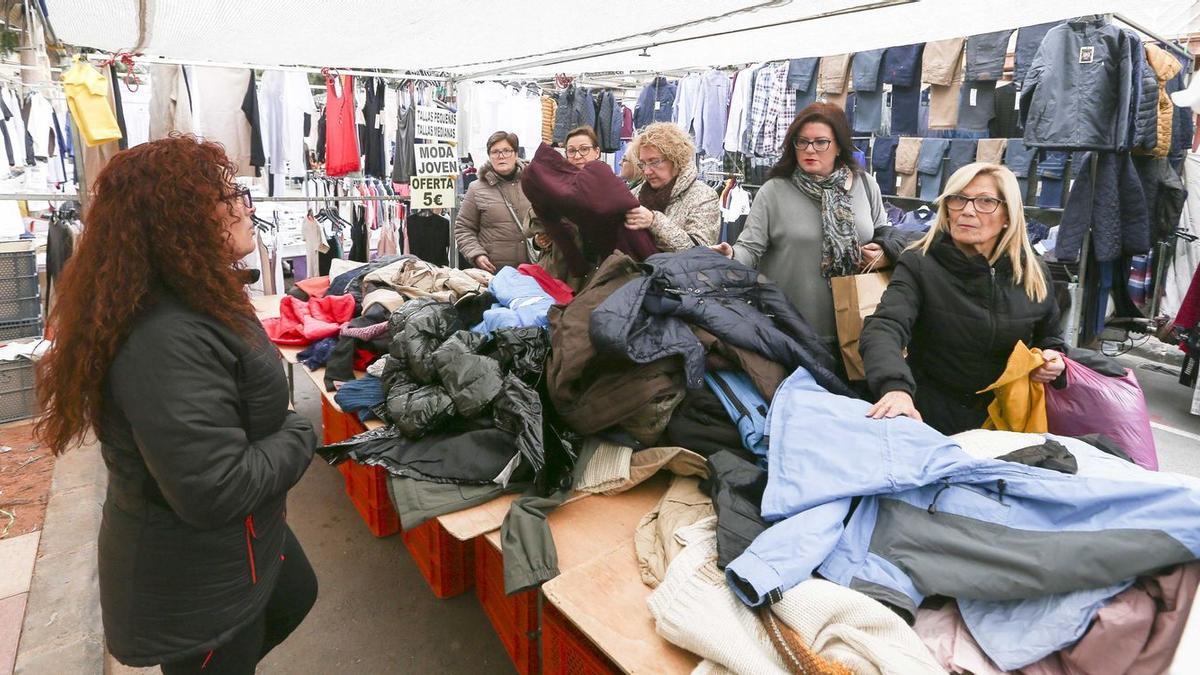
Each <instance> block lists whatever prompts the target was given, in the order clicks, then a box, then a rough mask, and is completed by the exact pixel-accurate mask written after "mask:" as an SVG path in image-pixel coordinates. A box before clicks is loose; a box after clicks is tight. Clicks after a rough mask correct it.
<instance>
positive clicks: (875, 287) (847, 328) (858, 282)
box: [829, 272, 892, 380]
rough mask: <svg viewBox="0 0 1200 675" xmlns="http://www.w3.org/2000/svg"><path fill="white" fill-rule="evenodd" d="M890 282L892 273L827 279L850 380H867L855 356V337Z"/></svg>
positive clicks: (856, 353) (872, 273) (856, 347)
mask: <svg viewBox="0 0 1200 675" xmlns="http://www.w3.org/2000/svg"><path fill="white" fill-rule="evenodd" d="M891 279H892V273H891V272H871V273H869V274H856V275H853V276H846V277H832V278H831V279H830V280H829V282H830V285H831V286H832V288H833V309H834V315H835V318H836V320H837V335H838V345H839V346H840V347H841V349H842V361H843V362H845V364H846V375H847V377H849V378H850V379H851V380H865V379H867V375H866V372H864V370H863V362H862V356H860V355H859V353H858V336H859V335H861V334H862V329H863V321H865V320H866V318H867V317H868V316H871V314H873V313H874V312H875V307H876V306H877V305H878V304H879V299H880V298H882V297H883V292H884V290H886V289H887V285H888V282H889V281H891Z"/></svg>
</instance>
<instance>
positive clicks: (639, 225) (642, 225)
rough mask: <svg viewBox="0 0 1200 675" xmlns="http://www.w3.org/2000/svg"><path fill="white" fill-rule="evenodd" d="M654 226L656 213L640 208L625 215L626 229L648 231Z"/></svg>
mask: <svg viewBox="0 0 1200 675" xmlns="http://www.w3.org/2000/svg"><path fill="white" fill-rule="evenodd" d="M653 224H654V212H653V211H651V210H650V209H648V208H646V207H644V206H639V207H637V208H636V209H634V210H632V211H630V212H628V213H626V214H625V227H627V228H629V229H631V230H648V229H650V226H651V225H653Z"/></svg>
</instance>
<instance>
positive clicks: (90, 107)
mask: <svg viewBox="0 0 1200 675" xmlns="http://www.w3.org/2000/svg"><path fill="white" fill-rule="evenodd" d="M62 82H63V91H64V92H65V93H66V95H67V107H68V108H70V110H71V118H72V119H74V120H75V126H77V127H79V135H80V136H82V137H83V142H84V143H86V144H87V145H88V147H95V146H97V145H102V144H104V143H109V142H112V141H116V140H119V139H120V138H121V128H120V127H119V126H117V117H116V115H115V114H113V107H112V103H111V102H109V100H108V96H109V94H108V91H109V90H108V78H107V77H105V76H104V75H103V74H101V73H100V71H98V70H96V69H95V68H93V67H92V66H91V64H88V63H84V62H83V61H81V60H80V59H79V57H78V56H77V57H75V64H74V65H72V66H71V69H70V70H68V71H67V72H65V73H63V76H62Z"/></svg>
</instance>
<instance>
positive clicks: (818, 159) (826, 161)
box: [713, 103, 907, 353]
mask: <svg viewBox="0 0 1200 675" xmlns="http://www.w3.org/2000/svg"><path fill="white" fill-rule="evenodd" d="M853 152H854V146H853V145H851V142H850V124H849V122H848V121H847V120H846V114H845V113H844V112H842V109H841V108H839V107H837V106H835V105H832V104H829V103H814V104H812V105H810V106H808V107H807V108H805V109H804V110H802V111H801V112H800V114H799V115H798V116H797V117H796V119H795V121H794V122H792V124H791V126H789V127H788V130H787V135H786V137H785V139H784V144H783V157H782V158H781V159H780V160H779V161H778V162H776V163H775V166H774V167H772V168H771V172H770V178H769V179H768V180H767V182H766V183H765V184H764V185H763V186H762V188H761V189H759V191H758V194H757V195H756V196H755V197H754V204H753V206H751V208H750V216H749V218H747V220H746V227H745V229H744V230H742V234H741V236H740V237H738V240H737V243H736V244H733V245H732V246H730V245H729V244H720V245H718V246H714V247H713V248H714V249H715V250H717V251H719V252H721V253H723V254H725V255H726V256H728V257H730V258H734V259H736V260H738V261H739V262H742V263H745V264H746V265H749V266H751V267H754V268H756V269H758V270H759V271H760V272H762V273H763V274H764V275H766V276H767V277H768V278H770V279H771V280H772V281H774V282H775V283H776V284H777V285H778V286H779V287H780V289H782V290H783V292H784V294H786V295H787V297H788V299H789V300H791V301H792V304H793V305H795V306H796V309H798V310H799V311H800V314H801V315H803V316H804V318H805V319H806V320H808V322H809V324H811V325H812V327H813V329H814V330H815V331H816V332H817V334H818V335H820V336H821V337H822V338H824V339H825V340H826V341H828V342H829V343H830V345H831V346H832V348H833V351H834V353H839V349H838V348H837V328H836V324H835V321H834V312H833V293H832V291H831V290H830V285H829V278H830V277H836V276H845V275H850V274H858V273H859V272H860V271H861V270H863V269H867V268H868V267H870V268H871V269H884V268H887V267H889V266H890V265H891V261H893V260H895V259H896V258H897V257H899V255H900V252H901V251H902V250H903V248H904V246H905V245H906V243H907V240H906V239H905V237H904V236H903V235H902V234H901V233H899V232H897V231H895V230H894V228H892V227H890V226H888V224H887V217H886V215H885V214H884V210H883V197H882V195H881V193H880V190H879V185H878V184H877V183H876V182H875V179H874V178H872V177H871V175H870V174H869V173H867V172H865V171H863V170H862V168H861V167H860V166H859V165H858V162H856V161H855V159H854V156H853Z"/></svg>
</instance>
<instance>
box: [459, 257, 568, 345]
mask: <svg viewBox="0 0 1200 675" xmlns="http://www.w3.org/2000/svg"><path fill="white" fill-rule="evenodd" d="M488 290H490V291H491V292H492V295H494V296H496V304H494V305H492V307H491V309H488V310H485V311H484V312H483V322H482V323H480V324H479V325H477V326H475V327H474V328H472V329H471V330H473V331H475V332H476V333H483V334H484V335H490V334H491V332H492V331H494V330H498V329H500V328H521V327H525V326H538V327H540V328H545V327H547V326H548V325H549V320H548V319H547V317H546V314H547V312H549V311H550V305H553V304H554V298H552V297H550V295H549V294H548V293H546V291H544V290H542V287H541V286H539V285H538V282H537V281H536V280H535V279H534V278H533V277H530V276H527V275H524V274H521V273H520V272H518V271H517V270H516V269H515V268H513V267H502V268H500V271H499V272H497V273H496V276H494V277H492V282H491V284H490V285H489V287H488Z"/></svg>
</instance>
